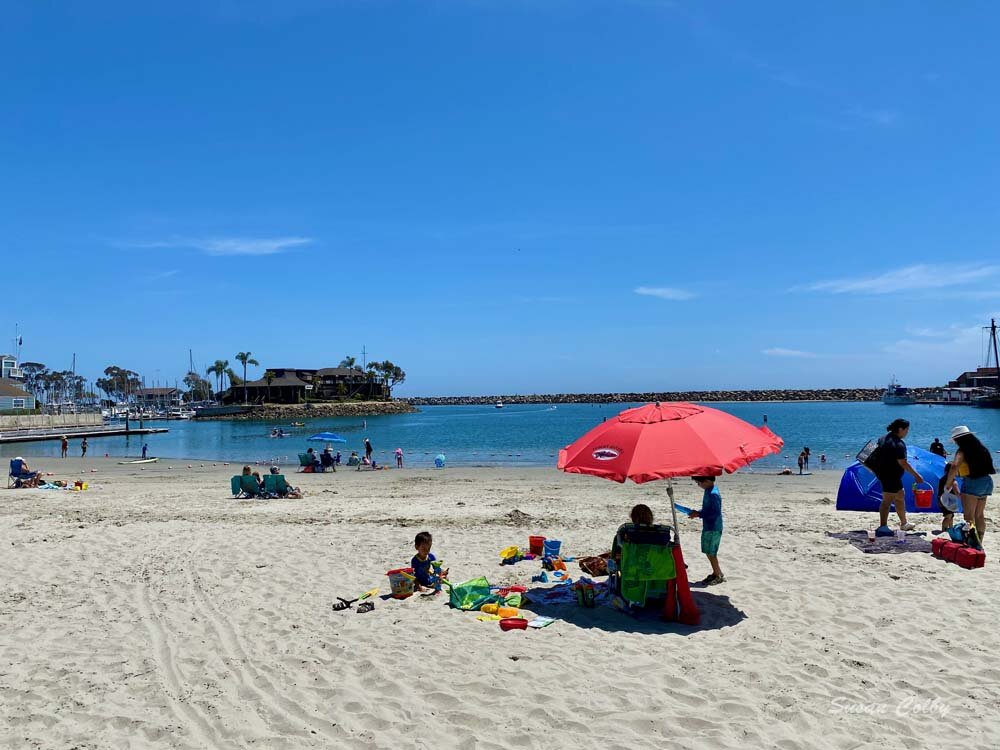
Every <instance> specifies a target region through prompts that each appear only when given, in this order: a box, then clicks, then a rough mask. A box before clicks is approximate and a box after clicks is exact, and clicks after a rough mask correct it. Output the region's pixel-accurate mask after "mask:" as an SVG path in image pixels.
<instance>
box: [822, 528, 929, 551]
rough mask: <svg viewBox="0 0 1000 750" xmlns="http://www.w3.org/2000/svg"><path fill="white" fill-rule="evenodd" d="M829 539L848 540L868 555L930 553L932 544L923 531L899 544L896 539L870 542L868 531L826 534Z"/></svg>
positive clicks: (881, 538) (829, 532)
mask: <svg viewBox="0 0 1000 750" xmlns="http://www.w3.org/2000/svg"><path fill="white" fill-rule="evenodd" d="M826 535H827V536H828V537H831V538H833V539H846V540H847V541H848V542H850V543H851V544H853V545H854V546H855V547H857V548H858V549H859V550H861V551H862V552H864V553H865V554H866V555H898V554H900V553H902V552H930V551H931V543H930V542H929V541H927V539H925V538H924V537H925V536H926V534H924V532H922V531H918V532H910V533H908V534H907V535H906V541H903V542H897V541H896V538H895V537H892V536H880V537H876V538H875V541H874V542H869V541H868V532H867V531H841V532H836V533H834V532H832V531H828V532H826Z"/></svg>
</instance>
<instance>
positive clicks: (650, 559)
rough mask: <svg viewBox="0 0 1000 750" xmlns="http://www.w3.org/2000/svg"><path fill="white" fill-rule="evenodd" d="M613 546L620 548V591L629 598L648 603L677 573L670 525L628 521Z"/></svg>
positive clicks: (629, 599) (617, 549) (640, 603)
mask: <svg viewBox="0 0 1000 750" xmlns="http://www.w3.org/2000/svg"><path fill="white" fill-rule="evenodd" d="M613 550H615V551H620V552H621V560H620V562H619V564H618V568H619V571H620V581H619V587H620V589H619V593H620V594H621V595H622V596H623V597H624V598H625V599H626V600H628V601H630V602H632V603H634V604H638V605H640V606H643V605H645V603H646V599H647V598H649V597H651V596H658V595H660V594H662V593H663V592H664V591H665V590H666V583H667V581H670V580H673V579H674V578H675V577H676V576H677V571H676V566H675V564H674V557H673V547H672V546H671V544H670V527H669V526H661V525H655V526H637V525H635V524H630V523H629V524H625V525H623V526H622V527H621V528H619V529H618V533H617V534H616V535H615V542H614V545H613Z"/></svg>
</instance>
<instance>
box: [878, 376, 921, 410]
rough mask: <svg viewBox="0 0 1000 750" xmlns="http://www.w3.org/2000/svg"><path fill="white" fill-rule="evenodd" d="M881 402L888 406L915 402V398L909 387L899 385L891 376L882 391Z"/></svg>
mask: <svg viewBox="0 0 1000 750" xmlns="http://www.w3.org/2000/svg"><path fill="white" fill-rule="evenodd" d="M882 403H883V404H887V405H889V406H906V405H908V404H915V403H917V399H915V398H914V397H913V394H911V393H910V391H909V389H907V388H904V387H903V386H901V385H900V384H899V383H897V382H896V378H895V377H893V379H892V380H890V381H889V386H888V387H887V388H886V389H885V390H884V391H883V392H882Z"/></svg>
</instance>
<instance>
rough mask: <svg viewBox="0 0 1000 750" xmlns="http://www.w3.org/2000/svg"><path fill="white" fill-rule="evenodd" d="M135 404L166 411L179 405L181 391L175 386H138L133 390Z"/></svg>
mask: <svg viewBox="0 0 1000 750" xmlns="http://www.w3.org/2000/svg"><path fill="white" fill-rule="evenodd" d="M134 395H135V404H136V406H139V407H142V408H144V409H155V410H159V411H167V410H168V409H176V408H177V407H179V406H180V405H181V392H180V391H179V390H178V389H176V388H139V389H138V390H136V392H135V394H134Z"/></svg>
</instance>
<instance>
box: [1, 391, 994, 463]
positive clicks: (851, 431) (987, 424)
mask: <svg viewBox="0 0 1000 750" xmlns="http://www.w3.org/2000/svg"><path fill="white" fill-rule="evenodd" d="M628 406H629V405H627V404H560V405H559V406H557V407H554V406H545V405H512V406H507V407H505V408H503V409H496V408H494V407H493V406H430V407H423V408H421V410H420V411H419V412H417V413H415V414H399V415H390V416H382V417H369V418H368V419H367V428H366V427H364V426H363V425H362V421H361V420H360V419H358V418H321V419H311V420H308V421H307V422H306V426H305V427H298V428H293V427H290V426H289V425H287V424H285V425H280V426H282V427H283V429H284V430H285V431H286V433H290V436H289V437H286V438H284V439H272V438H270V437H268V435H269V434H270V431H271V428H272V427H274V426H279V424H278V423H276V422H195V421H173V422H152V423H149V424H150V425H152V426H160V427H167V428H169V430H170V431H169V432H167V433H164V434H159V435H149V436H147V437H146V440H145V441H146V442H148V443H149V455H151V456H160V457H164V458H191V459H222V460H226V461H238V462H254V461H260V462H277V463H281V464H289V463H291V464H295V463H297V458H296V454H298V453H300V452H302V451H304V450H305V449H306V448H307V447H308V446H309V445H318V446H319V447H322V443H308V442H306V438H307V437H309V436H310V435H312V434H314V433H316V432H321V431H331V432H336V433H339V434H340V435H341V436H342V437H344V438H346V439H347V441H348V442H347V443H346V444H340V445H337V446H336V448H338V449H339V450H340V451H341V452H342V453H343V454H344V456H345V457H346V456H347V455H348V454H349V453H350V452H351V451H352V450H357V451H358V452H359V453H363V440H364V438H365V437H368V438H369V439H370V440H371V441H372V444H373V446H374V447H375V455H376V458H377V460H379V461H380V462H385V463H390V462H391V460H392V455H391V454H392V451H394V450H395V449H396V448H397V447H400V448H402V449H403V451H404V453H405V460H406V465H408V466H430V465H432V464H433V460H434V456H435V455H437V454H439V453H443V454H444V455H445V456H446V457H447V462H448V465H465V466H469V465H484V466H504V465H511V466H515V465H521V466H554V465H555V461H556V455H557V454H558V451H559V449H560V448H561V447H563V446H565V445H566V444H568V443H570V442H572V441H573V440H575V439H576V438H577V437H579V436H580V435H582V434H583V433H584V432H586V431H587V430H589V429H590V428H591V427H593V426H595V425H597V424H599V423H600V422H601V421H602V420H603V419H604V418H605V417H612V416H614V415H615V414H617V413H618V412H619V411H621V410H623V409H625V408H628ZM710 406H713V407H714V408H718V409H722V410H723V411H727V412H729V413H731V414H734V415H736V416H738V417H740V418H742V419H745V420H747V421H748V422H752V423H753V424H761V423H762V421H763V417H764V415H765V414H766V415H767V421H768V426H769V427H770V428H771V429H772V430H774V431H775V432H776V433H778V434H779V435H780V436H781V437H783V438H784V440H785V451H784V452H783V454H782V455H780V456H770V457H768V458H766V459H763V460H761V461H758V462H757V463H756V464H754V466H755V467H757V468H775V469H777V468H780V467H781V466H784V465H788V466H791V467H794V466H795V459H796V456H797V455H798V453H799V451H800V450H801V449H802V447H803V446H809V448H810V449H811V451H812V455H813V462H812V467H811V468H812V469H813V470H814V471H815V470H818V469H819V456H820V454H821V453H825V454H826V456H827V459H828V463H827V467H828V468H831V469H832V468H839V467H843V466H845V465H846V464H848V463H850V461H852V460H853V457H854V455H855V454H856V453H857V452H858V450H860V448H861V447H862V446H863V445H864V444H865V442H866V441H867V440H868V439H869V438H872V437H878V436H879V435H881V434H882V433H883V431H884V428H885V426H886V425H887V424H888V423H889V422H891V421H892V420H893V419H895V418H896V417H903V418H905V419H909V420H910V422H911V423H912V427H911V431H910V436H909V438H908V439H907V442H908V443H909V444H911V445H916V446H920V447H923V448H926V447H927V446H928V445H929V444H930V442H931V440H933V439H934V438H935V437H940V438H941V440H942V441H943V442H944V443H945V445H946V446H948V449H949V452H950V451H951V450H952V447H953V446H952V444H951V443H950V441H949V440H948V435H949V433H950V431H951V428H952V427H953V426H955V425H957V424H966V425H968V426H969V427H970V428H972V430H973V431H974V432H976V433H977V434H979V436H980V438H981V439H982V440H983V442H985V443H986V445H987V446H988V447H990V449H991V450H993V451H997V450H1000V410H993V409H975V408H972V407H963V406H926V405H923V406H920V405H914V406H885V405H884V404H881V403H827V402H824V403H803V402H787V403H726V404H710ZM142 443H143V440H142V438H140V437H132V438H125V437H109V438H100V439H93V440H91V441H90V454H91V455H99V456H103V455H104V454H105V453H108V454H110V455H112V456H137V455H138V454H139V453H140V452H141V450H142ZM0 450H2V453H3V455H6V456H15V455H20V454H26V455H33V456H36V455H47V456H57V455H58V453H59V444H58V442H42V443H23V444H8V445H4V446H0ZM70 453H71V455H77V456H78V455H79V441H78V440H73V441H71V446H70Z"/></svg>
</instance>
